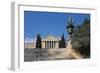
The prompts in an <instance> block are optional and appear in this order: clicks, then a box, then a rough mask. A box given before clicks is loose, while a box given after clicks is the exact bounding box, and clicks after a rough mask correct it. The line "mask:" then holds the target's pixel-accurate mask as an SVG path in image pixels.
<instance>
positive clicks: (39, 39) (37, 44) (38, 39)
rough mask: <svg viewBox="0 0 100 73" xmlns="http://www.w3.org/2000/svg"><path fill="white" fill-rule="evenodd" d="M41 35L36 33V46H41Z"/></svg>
mask: <svg viewBox="0 0 100 73" xmlns="http://www.w3.org/2000/svg"><path fill="white" fill-rule="evenodd" d="M41 46H42V45H41V36H40V35H39V34H37V40H36V48H41Z"/></svg>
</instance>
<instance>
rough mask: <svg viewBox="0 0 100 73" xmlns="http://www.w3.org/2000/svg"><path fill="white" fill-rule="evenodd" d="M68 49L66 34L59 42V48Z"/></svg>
mask: <svg viewBox="0 0 100 73" xmlns="http://www.w3.org/2000/svg"><path fill="white" fill-rule="evenodd" d="M65 47H66V43H65V38H64V34H63V35H62V37H61V40H60V41H59V48H65Z"/></svg>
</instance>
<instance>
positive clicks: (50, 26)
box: [24, 11, 90, 42]
mask: <svg viewBox="0 0 100 73" xmlns="http://www.w3.org/2000/svg"><path fill="white" fill-rule="evenodd" d="M69 17H72V19H73V23H74V26H77V25H81V24H82V22H83V21H84V19H85V18H88V19H90V14H83V13H61V12H39V11H24V38H25V41H26V42H31V41H33V40H34V39H35V38H36V34H37V33H39V34H40V35H41V37H42V38H43V37H46V36H48V35H53V36H56V37H61V36H62V34H64V36H65V38H67V37H68V33H67V29H66V25H67V21H68V18H69Z"/></svg>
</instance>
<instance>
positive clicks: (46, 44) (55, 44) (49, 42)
mask: <svg viewBox="0 0 100 73" xmlns="http://www.w3.org/2000/svg"><path fill="white" fill-rule="evenodd" d="M59 40H60V38H57V37H54V36H51V35H49V36H48V37H47V38H43V39H42V48H59Z"/></svg>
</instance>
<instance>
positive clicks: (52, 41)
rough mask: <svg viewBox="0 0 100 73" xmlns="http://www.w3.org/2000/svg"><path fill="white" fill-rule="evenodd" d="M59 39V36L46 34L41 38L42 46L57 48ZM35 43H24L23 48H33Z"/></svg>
mask: <svg viewBox="0 0 100 73" xmlns="http://www.w3.org/2000/svg"><path fill="white" fill-rule="evenodd" d="M60 40H61V37H55V36H52V35H48V36H47V37H45V38H42V39H41V42H42V48H59V41H60ZM35 46H36V43H35V42H33V43H25V45H24V47H25V48H35Z"/></svg>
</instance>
